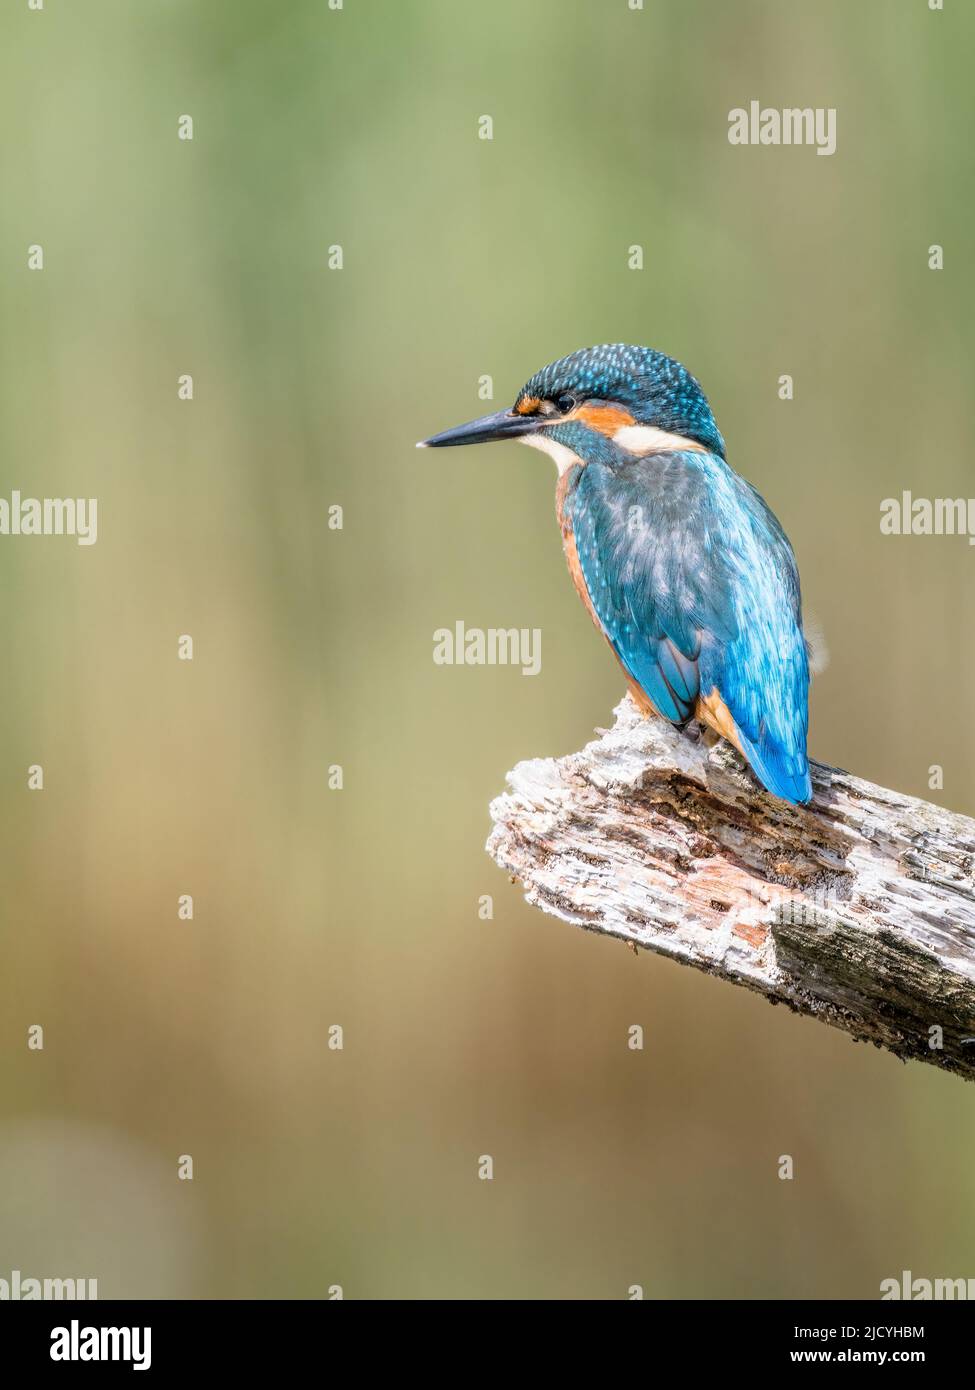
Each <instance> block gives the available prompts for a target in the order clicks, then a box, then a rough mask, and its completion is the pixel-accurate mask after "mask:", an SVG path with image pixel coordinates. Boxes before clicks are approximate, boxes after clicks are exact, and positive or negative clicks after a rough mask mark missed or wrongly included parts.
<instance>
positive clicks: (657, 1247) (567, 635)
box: [0, 0, 975, 1298]
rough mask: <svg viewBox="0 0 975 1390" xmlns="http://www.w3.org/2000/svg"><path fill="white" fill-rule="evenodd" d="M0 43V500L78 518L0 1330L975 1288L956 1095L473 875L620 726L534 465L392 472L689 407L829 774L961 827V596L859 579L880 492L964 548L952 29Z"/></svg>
mask: <svg viewBox="0 0 975 1390" xmlns="http://www.w3.org/2000/svg"><path fill="white" fill-rule="evenodd" d="M0 25H2V43H0V111H2V119H3V131H4V136H3V139H4V146H5V159H4V186H3V195H2V206H0V296H2V303H0V313H2V322H3V331H2V345H0V351H2V354H3V355H2V370H0V443H2V455H0V456H2V463H3V474H2V484H0V494H2V495H5V496H9V494H10V491H11V490H12V489H13V488H19V489H20V490H21V491H22V492H23V493H24V494H25V495H27V494H33V495H37V496H42V497H43V496H55V497H56V496H64V495H72V496H96V497H97V498H98V500H99V538H98V542H97V545H95V546H94V547H90V548H87V549H85V548H81V547H78V546H77V545H76V544H75V543H74V542H73V541H72V540H70V539H66V538H60V539H57V538H49V539H48V538H45V539H33V540H28V539H24V538H20V539H15V538H11V537H5V538H0V605H2V629H0V632H2V644H3V653H4V662H3V665H4V672H5V681H4V701H3V703H4V714H3V721H2V731H0V835H2V866H3V867H2V872H3V891H2V904H3V908H2V911H3V919H4V931H3V937H2V941H3V945H2V958H0V1087H2V1096H0V1110H2V1116H0V1277H7V1276H8V1272H9V1271H10V1270H11V1269H14V1268H19V1269H21V1270H22V1271H23V1272H24V1273H25V1274H33V1275H36V1276H43V1275H48V1276H55V1275H60V1276H70V1275H75V1276H77V1277H97V1278H98V1280H99V1292H100V1294H101V1296H102V1297H109V1296H123V1295H128V1296H149V1297H176V1298H185V1297H220V1296H223V1297H279V1296H302V1297H324V1296H327V1291H328V1289H329V1287H330V1286H331V1285H334V1284H340V1285H341V1286H342V1287H343V1289H344V1292H345V1296H346V1297H347V1298H623V1297H626V1293H627V1290H628V1288H629V1286H630V1285H631V1284H636V1283H638V1284H642V1285H643V1287H644V1290H645V1293H646V1296H647V1297H666V1296H670V1297H702V1296H703V1297H750V1296H765V1297H780V1296H798V1297H840V1296H849V1297H863V1298H875V1297H877V1296H878V1292H879V1289H878V1286H879V1282H880V1280H881V1279H882V1278H885V1277H887V1276H892V1275H893V1276H897V1275H899V1274H900V1271H901V1270H902V1269H905V1268H907V1269H911V1270H913V1271H915V1272H916V1273H918V1274H924V1275H927V1276H928V1277H934V1276H944V1277H967V1276H969V1275H975V1252H973V1241H975V1211H973V1196H975V1172H973V1168H972V1163H971V1154H972V1147H973V1143H975V1121H973V1108H972V1094H973V1093H972V1092H971V1091H970V1090H969V1089H967V1088H966V1087H965V1086H964V1084H963V1083H961V1082H959V1081H958V1080H955V1079H953V1078H951V1077H947V1076H943V1075H941V1074H939V1073H938V1072H937V1071H935V1070H934V1069H932V1068H926V1067H922V1066H918V1065H911V1066H908V1067H904V1066H902V1065H901V1064H899V1063H898V1062H897V1061H895V1060H893V1059H892V1058H891V1057H889V1056H887V1055H883V1054H881V1053H879V1052H877V1051H875V1050H873V1049H868V1048H867V1047H864V1046H857V1045H855V1044H853V1043H852V1042H850V1041H849V1040H848V1039H847V1038H846V1037H845V1036H843V1035H841V1034H839V1033H836V1032H833V1031H831V1030H828V1029H826V1028H824V1027H822V1026H821V1025H820V1024H818V1023H815V1022H812V1021H809V1020H805V1019H798V1018H795V1017H792V1016H790V1015H789V1014H787V1013H786V1012H785V1011H784V1010H781V1009H776V1010H773V1009H770V1008H769V1007H768V1006H767V1005H766V1004H765V1003H764V1002H763V1001H761V1000H759V999H758V998H755V997H752V996H750V995H747V994H745V993H744V992H742V991H738V990H734V989H732V988H731V987H729V986H728V985H726V984H722V983H718V982H716V981H714V980H712V979H710V978H707V977H704V976H700V975H698V974H696V973H694V972H691V971H689V970H686V969H683V968H680V967H678V966H676V965H673V964H671V963H669V962H665V961H662V960H658V959H654V958H652V957H649V956H641V957H640V958H639V959H634V957H633V956H632V954H631V953H630V952H629V951H627V950H625V949H624V948H623V946H622V945H620V944H619V943H618V942H614V941H610V940H604V939H601V938H597V937H594V936H591V935H589V934H586V933H582V932H579V931H577V930H574V929H573V928H571V927H568V926H565V925H562V924H560V923H557V922H555V921H554V920H552V919H550V918H546V917H543V916H541V915H540V914H538V913H536V912H534V911H533V910H531V909H529V908H527V907H526V906H525V905H524V903H523V902H522V900H521V897H520V894H519V892H518V890H517V889H516V888H515V887H513V886H512V885H510V884H509V883H508V881H507V879H506V878H505V877H504V875H502V874H501V872H500V871H499V870H497V869H496V868H495V866H494V865H493V864H492V862H491V861H490V860H489V859H488V858H487V857H486V855H485V854H484V851H483V844H484V840H485V837H486V834H487V831H488V828H489V826H488V817H487V804H488V801H489V800H490V798H491V797H492V796H493V795H495V794H497V792H498V791H500V790H501V788H502V786H503V781H504V774H505V771H506V770H507V769H508V768H510V767H512V766H513V765H514V763H515V762H516V761H517V760H519V759H521V758H524V757H531V756H541V755H550V754H561V753H565V752H569V751H571V750H573V749H576V748H578V747H580V746H581V745H582V743H583V742H584V741H586V740H587V738H588V737H590V735H591V731H592V729H593V727H594V726H596V725H605V724H606V723H608V722H609V721H610V719H611V709H612V706H613V704H614V703H615V702H616V700H617V699H618V698H619V696H620V695H621V693H622V680H621V677H620V675H619V673H618V671H617V669H616V668H615V664H614V663H613V661H612V660H611V658H610V656H609V654H608V652H607V651H606V650H605V647H604V645H603V643H602V642H601V641H600V639H599V637H598V636H597V634H596V633H595V632H594V631H593V630H592V628H591V625H590V623H589V619H588V618H587V617H586V615H585V613H584V611H583V609H582V607H581V605H580V604H579V601H578V599H577V597H576V595H575V593H574V592H573V589H572V585H571V583H570V581H569V579H568V577H567V575H566V573H565V567H564V563H563V560H562V556H561V552H560V545H559V537H558V534H557V529H556V526H555V522H554V519H553V492H554V470H553V469H552V468H551V464H550V463H549V462H548V461H547V460H545V459H544V458H543V457H542V456H541V455H538V454H534V453H530V452H529V451H527V450H524V449H515V448H513V447H505V446H501V445H497V446H490V447H489V448H485V449H482V450H471V451H464V452H458V453H449V454H430V453H428V454H422V453H421V454H418V453H416V452H415V450H414V447H413V446H414V441H415V440H417V439H419V438H422V437H424V436H426V435H427V434H430V433H432V432H433V431H435V430H438V429H441V428H444V427H446V426H448V425H452V424H456V423H458V422H459V421H461V420H464V419H468V418H470V417H471V416H473V415H476V414H480V413H482V412H483V411H484V410H487V409H493V408H498V407H500V406H501V405H503V404H505V403H507V402H508V401H509V400H510V399H512V398H513V396H514V393H515V391H516V389H517V388H518V387H519V386H520V385H521V384H522V382H523V381H524V380H525V379H526V378H527V377H528V376H529V375H530V374H531V373H532V372H533V371H535V369H536V368H538V367H540V366H542V365H543V364H544V363H546V362H548V361H550V360H551V359H553V358H555V357H559V356H561V355H563V354H564V353H566V352H569V351H572V350H573V349H575V348H577V347H582V346H587V345H589V344H592V343H599V342H607V341H616V340H623V341H631V342H635V343H647V344H650V345H653V346H655V347H659V348H662V349H664V350H665V351H667V352H669V353H671V354H673V355H675V356H677V357H679V358H681V359H682V360H683V361H685V362H686V363H687V364H688V366H689V367H690V368H691V369H692V370H693V371H694V372H695V374H696V375H698V376H699V378H700V379H701V380H702V382H703V383H704V386H705V389H706V390H707V391H708V393H709V395H710V398H711V401H712V404H713V406H714V409H715V413H716V415H717V418H718V421H719V424H720V426H721V428H722V430H723V432H724V435H725V438H726V439H727V441H728V445H729V456H730V460H731V462H732V464H733V465H734V466H736V467H738V468H739V470H740V471H742V472H743V473H744V474H745V475H746V476H747V477H748V478H749V479H750V480H751V481H752V482H754V483H755V484H756V485H757V486H758V487H759V489H760V490H761V491H762V493H763V494H764V495H765V497H766V498H767V499H768V501H769V503H770V504H771V505H772V507H773V508H774V509H775V511H776V512H777V513H778V515H779V516H780V518H781V519H782V521H783V523H784V524H785V526H786V528H787V529H788V531H789V533H790V535H791V537H792V539H793V542H794V544H795V548H796V552H797V555H798V558H799V562H800V566H801V570H802V575H803V583H804V591H805V598H806V604H807V608H808V609H809V610H810V611H811V613H812V615H813V616H814V617H815V618H816V619H817V620H818V621H819V623H820V624H821V626H822V627H823V629H824V630H825V633H826V637H827V640H828V643H829V647H830V651H831V664H830V666H829V668H828V670H827V671H826V673H825V674H824V675H822V676H821V677H820V678H819V679H818V680H817V682H816V683H815V686H814V690H813V697H812V733H811V740H810V744H811V750H812V751H813V752H814V753H815V754H816V755H817V756H818V757H820V758H822V759H825V760H828V761H831V762H835V763H838V764H841V765H844V766H849V767H852V768H853V769H854V770H856V771H857V772H859V773H860V774H862V775H864V776H866V777H869V778H872V779H874V780H876V781H879V782H882V783H885V784H887V785H890V786H893V787H896V788H898V789H900V790H902V791H905V792H910V793H913V794H917V795H931V796H934V797H936V798H939V799H943V801H944V804H945V805H946V806H950V807H952V808H953V809H955V810H958V811H963V812H967V813H968V814H975V784H973V774H975V741H973V737H972V733H971V727H970V722H969V718H968V711H969V710H970V708H971V705H972V700H973V696H975V658H973V654H972V648H971V643H970V642H969V641H968V640H967V638H968V634H969V631H970V625H971V612H972V607H971V600H972V593H973V573H975V571H973V566H975V552H973V551H972V549H971V548H970V547H969V546H968V545H967V544H966V542H965V540H964V539H962V538H957V537H955V538H950V537H944V538H941V537H932V538H890V537H882V536H881V535H880V532H879V507H880V501H881V499H882V498H884V497H887V496H890V495H896V494H897V493H899V491H900V490H901V489H902V488H911V489H912V490H913V491H914V492H915V493H917V494H922V495H925V496H929V497H939V496H944V497H953V496H968V495H969V494H971V493H973V491H975V487H973V473H972V462H971V459H972V455H971V440H972V437H973V431H975V419H973V408H972V328H971V311H970V306H971V303H972V291H973V288H975V286H973V271H972V263H971V257H970V255H968V251H969V247H970V240H971V236H970V233H971V220H972V216H973V211H975V204H973V193H972V180H971V175H972V167H971V166H972V149H971V130H972V124H973V115H975V111H973V107H975V97H973V89H972V84H971V71H970V57H969V56H968V55H969V54H970V53H971V49H972V43H973V42H975V11H973V9H972V7H971V6H964V5H961V4H949V5H948V6H947V8H946V11H945V12H944V13H940V14H939V13H932V12H930V11H929V10H928V7H927V3H926V0H896V2H895V0H860V3H858V4H856V5H851V4H850V3H849V0H818V2H817V3H811V0H810V2H809V3H804V2H801V0H793V3H788V2H787V0H764V2H763V0H737V3H728V0H646V5H645V8H644V10H643V11H642V12H641V11H631V10H630V9H629V8H628V5H627V0H530V3H526V0H494V3H490V4H483V3H460V0H345V5H344V8H343V9H342V10H341V11H340V12H335V11H330V10H329V8H328V5H327V3H326V0H289V3H288V4H276V3H272V2H271V0H266V2H265V3H256V0H207V3H205V4H204V3H202V2H197V3H194V2H193V0H138V3H136V0H70V3H68V0H46V3H45V6H44V9H43V11H42V12H31V11H29V10H28V7H27V0H6V3H5V5H4V7H3V13H2V19H0ZM753 99H755V100H759V101H761V102H762V104H763V105H767V106H775V107H782V106H804V105H809V106H821V107H828V106H835V107H836V108H837V110H838V116H837V140H838V148H837V152H836V154H835V155H833V156H832V157H828V158H823V157H818V156H817V155H816V154H815V151H814V150H813V149H809V148H791V149H789V148H765V149H761V148H759V149H753V148H743V149H741V148H734V147H732V146H730V145H729V144H728V141H727V129H728V112H729V110H730V109H731V108H733V107H737V106H747V105H748V103H749V101H751V100H753ZM183 114H190V115H192V117H193V120H194V125H195V129H194V139H193V140H192V142H184V141H180V140H178V139H177V122H178V118H179V117H180V116H181V115H183ZM485 114H487V115H491V116H492V118H493V122H494V139H493V140H492V141H490V142H488V141H482V140H479V139H478V138H477V121H478V118H479V117H480V116H482V115H485ZM34 243H39V244H41V245H43V248H44V257H45V265H44V269H43V272H31V271H29V270H28V269H27V247H28V246H29V245H31V244H34ZM932 243H940V244H942V245H943V246H944V247H945V269H944V270H943V271H942V272H940V273H938V272H933V271H930V270H929V269H928V266H927V253H928V247H929V245H931V244H932ZM335 244H340V245H341V246H342V247H343V251H344V268H343V269H342V270H341V271H337V270H329V268H328V248H329V247H330V246H332V245H335ZM633 244H640V245H642V246H643V248H644V255H645V266H644V269H643V270H642V271H631V270H629V269H628V267H627V250H628V248H629V247H630V246H631V245H633ZM182 373H191V374H192V375H193V377H194V384H195V398H194V399H193V401H192V402H186V401H180V400H178V399H177V378H178V377H179V376H180V375H181V374H182ZM783 373H789V374H791V375H793V376H794V379H795V399H794V401H792V402H783V401H780V400H779V399H778V394H777V386H778V378H779V376H780V375H781V374H783ZM484 374H489V375H491V376H492V377H493V380H494V384H495V405H493V406H492V405H490V404H485V403H484V402H483V401H481V400H479V399H478V397H477V383H478V378H479V377H480V376H482V375H484ZM333 504H340V505H341V506H342V507H343V508H344V517H345V525H344V529H343V530H341V531H333V530H329V529H328V526H327V515H328V508H329V507H330V506H332V505H333ZM457 619H463V620H464V621H465V622H466V623H467V624H468V625H469V626H481V627H488V626H503V627H508V626H518V627H522V626H526V627H539V628H541V630H542V634H543V638H542V643H543V645H542V653H543V669H542V674H541V675H539V676H538V677H537V678H535V679H526V678H524V677H522V676H521V675H520V674H519V672H518V671H517V670H516V669H515V668H510V667H507V668H506V667H501V668H462V667H459V668H444V667H437V666H435V665H434V663H433V660H432V650H433V643H432V634H433V632H434V630H435V629H436V628H438V627H441V626H450V625H452V624H453V623H454V622H455V621H456V620H457ZM182 633H189V634H191V635H192V636H193V638H194V642H195V659H194V660H193V661H192V662H191V663H189V662H181V661H178V660H177V639H178V637H179V635H180V634H182ZM33 763H40V764H42V765H43V767H44V774H45V788H44V790H43V792H29V791H28V790H27V768H28V766H29V765H30V764H33ZM934 763H939V764H942V765H943V766H944V769H945V785H944V790H943V792H938V793H929V792H928V768H929V766H930V765H931V764H934ZM332 764H341V766H342V767H343V769H344V788H343V789H342V790H341V791H332V790H329V788H328V768H329V766H330V765H332ZM182 893H192V894H193V896H194V899H195V917H194V920H193V921H192V922H185V921H180V920H178V918H177V898H178V896H179V895H180V894H182ZM482 894H491V895H493V898H494V904H495V913H494V920H493V921H481V920H479V918H478V914H477V905H478V898H479V897H480V895H482ZM35 1023H40V1024H42V1025H43V1026H44V1029H45V1049H44V1051H43V1052H31V1051H28V1049H27V1046H26V1035H27V1029H28V1027H29V1026H30V1025H31V1024H35ZM336 1023H337V1024H341V1025H342V1027H343V1028H344V1030H345V1048H344V1050H343V1051H341V1052H339V1051H332V1050H330V1049H329V1048H328V1029H329V1026H330V1025H332V1024H336ZM632 1023H640V1024H642V1025H643V1027H644V1028H645V1030H646V1038H647V1042H646V1047H645V1050H644V1051H643V1052H636V1053H634V1052H631V1051H629V1050H628V1049H627V1046H626V1039H627V1028H628V1027H629V1025H630V1024H632ZM485 1153H488V1154H491V1155H492V1156H493V1158H494V1161H495V1179H494V1181H493V1182H482V1181H478V1179H477V1173H476V1163H477V1158H478V1155H480V1154H485ZM181 1154H191V1155H192V1156H193V1159H194V1165H195V1176H194V1180H193V1181H192V1182H180V1181H178V1180H177V1175H176V1174H177V1159H178V1157H179V1155H181ZM780 1154H791V1155H792V1156H793V1158H794V1161H795V1168H796V1177H795V1180H794V1181H793V1182H782V1181H780V1180H779V1178H778V1176H777V1160H778V1156H779V1155H780Z"/></svg>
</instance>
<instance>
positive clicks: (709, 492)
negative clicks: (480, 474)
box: [417, 343, 812, 806]
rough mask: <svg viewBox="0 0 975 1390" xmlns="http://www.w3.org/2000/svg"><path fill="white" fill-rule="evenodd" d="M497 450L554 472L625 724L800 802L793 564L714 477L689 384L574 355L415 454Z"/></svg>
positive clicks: (568, 553)
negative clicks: (710, 753) (723, 761)
mask: <svg viewBox="0 0 975 1390" xmlns="http://www.w3.org/2000/svg"><path fill="white" fill-rule="evenodd" d="M508 439H514V440H518V441H520V442H521V443H522V444H527V445H529V446H530V447H531V448H534V449H539V450H541V451H542V452H544V453H546V454H548V455H549V456H550V457H551V458H552V459H553V460H554V462H555V466H556V469H557V471H558V480H557V484H556V516H557V518H558V522H559V526H560V528H561V532H562V544H563V549H564V551H565V557H566V560H567V562H568V567H569V573H570V574H571V576H572V580H573V582H574V584H575V587H576V589H577V591H578V593H579V596H580V598H581V599H582V602H583V603H584V605H585V607H586V608H587V610H588V612H589V615H590V617H591V618H592V620H593V622H594V623H595V625H596V627H597V628H598V629H599V631H600V632H601V633H602V634H603V636H604V637H605V639H606V641H607V642H608V643H609V645H610V647H611V648H612V650H613V652H614V654H615V656H616V659H617V661H618V662H619V664H620V666H621V667H622V669H623V674H624V676H625V678H626V681H627V685H628V687H629V690H630V693H631V694H632V696H633V698H634V700H635V701H636V704H637V706H638V708H639V709H640V710H641V712H642V713H643V714H644V715H645V716H648V717H649V716H657V717H659V718H663V719H666V720H668V721H669V722H670V723H671V724H673V725H675V726H676V727H678V728H680V729H687V728H688V726H689V725H691V724H692V722H694V721H696V723H697V725H698V726H699V727H700V726H704V728H705V729H707V730H711V731H713V733H709V734H708V737H709V738H711V739H714V735H715V734H717V735H720V736H721V737H722V738H724V739H726V740H727V741H728V742H729V743H731V744H732V745H733V746H734V747H735V748H736V749H737V750H738V752H739V753H740V754H741V755H742V757H743V758H745V759H746V760H747V762H748V764H749V765H750V767H751V769H752V771H753V773H754V774H755V776H756V777H757V778H758V781H759V782H760V783H761V785H762V786H763V787H764V788H765V789H766V791H768V792H771V793H772V795H773V796H775V797H777V798H779V799H780V800H781V801H784V802H788V803H790V804H791V805H794V806H801V805H805V804H806V803H807V802H809V801H810V799H811V797H812V784H811V780H810V775H809V760H808V757H807V752H806V739H807V730H808V721H809V651H808V647H807V643H806V639H805V635H804V631H803V621H802V599H801V593H800V585H799V570H798V566H797V564H796V559H795V554H794V552H793V549H792V545H791V544H790V542H789V539H788V537H787V536H786V534H785V531H784V530H783V528H782V526H781V525H780V523H779V521H778V520H777V518H776V517H775V515H774V514H773V512H772V510H771V508H770V507H769V506H768V504H767V503H766V502H765V501H764V499H763V498H762V497H761V496H760V494H759V493H758V491H757V490H756V489H755V488H754V487H753V486H752V485H751V484H750V483H749V482H747V481H746V480H745V479H744V478H743V477H741V476H740V475H739V474H738V473H736V472H735V471H734V469H732V467H731V466H730V464H729V463H728V461H727V457H726V450H725V443H724V439H723V438H722V436H721V433H720V431H719V429H718V426H717V423H716V421H715V418H714V414H713V413H712V410H711V406H710V404H709V403H708V399H707V397H706V396H705V394H704V391H703V389H702V388H701V385H700V383H699V382H698V381H697V379H696V378H695V377H694V376H692V375H691V373H690V372H689V371H688V369H687V368H686V367H685V366H683V365H682V364H681V363H680V362H678V361H677V360H676V359H674V358H672V357H669V356H667V354H666V353H663V352H660V351H658V350H656V349H654V348H648V347H637V346H632V345H630V344H626V343H610V344H604V345H602V346H598V347H591V348H583V349H580V350H579V351H577V352H573V353H570V354H569V355H568V356H567V357H562V358H560V359H559V360H558V361H556V362H552V363H550V364H549V365H548V366H547V367H543V368H542V369H541V371H538V372H536V373H535V375H534V376H532V377H531V378H530V379H529V380H528V381H527V382H526V383H525V385H524V386H523V387H522V388H521V390H520V391H519V392H518V395H517V397H516V398H515V402H514V404H513V406H512V407H511V408H510V409H509V410H499V411H497V412H495V413H493V414H490V415H484V416H482V417H481V418H480V419H477V420H472V421H470V422H469V423H468V424H465V425H459V426H457V427H455V428H453V429H448V430H444V431H443V432H442V433H440V434H435V435H433V436H432V437H431V438H429V439H425V440H422V441H421V442H420V443H419V444H418V445H417V448H431V449H443V448H451V447H455V446H458V445H467V444H483V443H488V442H490V441H493V440H508Z"/></svg>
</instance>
